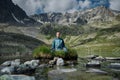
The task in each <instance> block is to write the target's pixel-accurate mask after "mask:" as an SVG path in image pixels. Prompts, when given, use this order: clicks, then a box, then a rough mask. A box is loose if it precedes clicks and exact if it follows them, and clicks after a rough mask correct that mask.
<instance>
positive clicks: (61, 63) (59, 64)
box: [56, 58, 64, 66]
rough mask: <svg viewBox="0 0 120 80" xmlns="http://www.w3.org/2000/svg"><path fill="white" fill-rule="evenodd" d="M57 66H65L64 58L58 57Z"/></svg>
mask: <svg viewBox="0 0 120 80" xmlns="http://www.w3.org/2000/svg"><path fill="white" fill-rule="evenodd" d="M56 65H57V66H63V65H64V60H63V59H62V58H58V59H57V62H56Z"/></svg>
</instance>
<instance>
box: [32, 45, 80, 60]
mask: <svg viewBox="0 0 120 80" xmlns="http://www.w3.org/2000/svg"><path fill="white" fill-rule="evenodd" d="M33 57H35V58H53V57H61V58H64V59H74V60H76V59H77V57H78V55H77V52H76V50H74V49H68V51H67V52H65V51H63V50H60V51H51V49H50V48H49V47H48V46H44V45H43V46H39V47H37V48H36V49H34V51H33Z"/></svg>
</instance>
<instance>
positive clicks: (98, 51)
mask: <svg viewBox="0 0 120 80" xmlns="http://www.w3.org/2000/svg"><path fill="white" fill-rule="evenodd" d="M77 52H78V56H79V57H85V56H87V55H100V56H103V57H120V47H118V46H116V45H100V46H90V45H89V46H88V47H87V46H82V47H79V48H78V49H77Z"/></svg>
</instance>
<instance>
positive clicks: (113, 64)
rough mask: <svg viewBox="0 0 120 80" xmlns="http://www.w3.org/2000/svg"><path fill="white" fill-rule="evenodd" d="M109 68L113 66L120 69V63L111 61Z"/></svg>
mask: <svg viewBox="0 0 120 80" xmlns="http://www.w3.org/2000/svg"><path fill="white" fill-rule="evenodd" d="M109 68H112V69H120V63H111V64H110V65H109Z"/></svg>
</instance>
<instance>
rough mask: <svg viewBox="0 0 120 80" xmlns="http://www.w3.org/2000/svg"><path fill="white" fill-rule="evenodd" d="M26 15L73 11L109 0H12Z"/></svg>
mask: <svg viewBox="0 0 120 80" xmlns="http://www.w3.org/2000/svg"><path fill="white" fill-rule="evenodd" d="M12 1H13V2H14V3H15V4H17V5H19V6H20V7H21V8H22V9H23V10H24V11H25V12H26V13H27V14H28V15H33V14H37V13H42V12H74V11H77V10H83V9H88V8H94V7H96V6H100V5H105V6H106V5H107V4H108V3H109V2H108V1H109V0H12ZM118 1H119V0H118Z"/></svg>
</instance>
